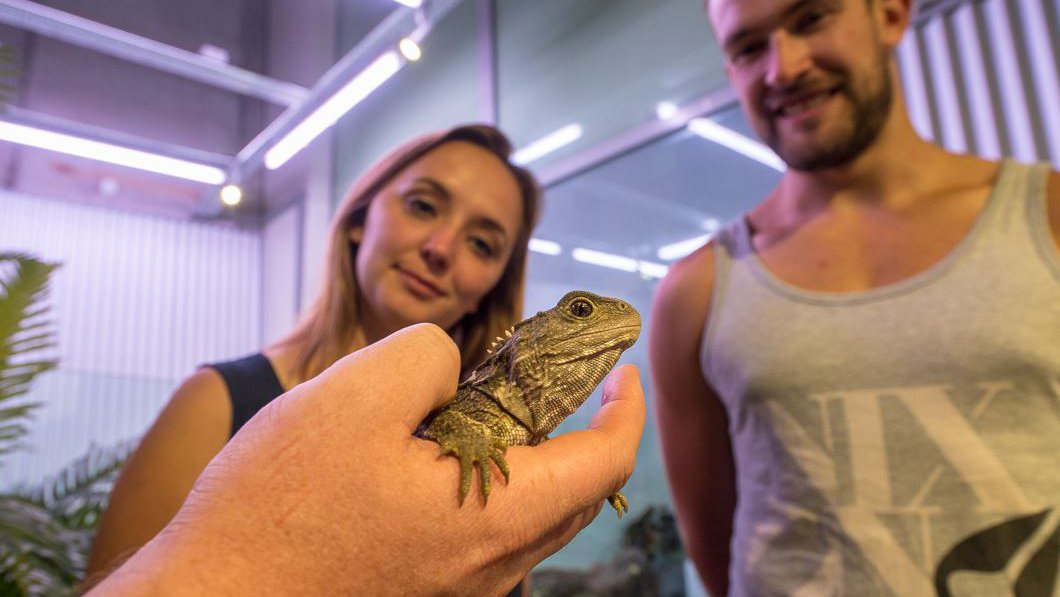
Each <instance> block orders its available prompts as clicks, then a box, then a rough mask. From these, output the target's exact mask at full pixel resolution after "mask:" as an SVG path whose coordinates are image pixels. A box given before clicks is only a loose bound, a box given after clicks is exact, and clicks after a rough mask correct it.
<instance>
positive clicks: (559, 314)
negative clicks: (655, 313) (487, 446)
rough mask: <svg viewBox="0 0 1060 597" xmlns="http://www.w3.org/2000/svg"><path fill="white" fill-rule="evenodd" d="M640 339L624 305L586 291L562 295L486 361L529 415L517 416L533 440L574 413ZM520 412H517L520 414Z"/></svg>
mask: <svg viewBox="0 0 1060 597" xmlns="http://www.w3.org/2000/svg"><path fill="white" fill-rule="evenodd" d="M639 335H640V314H639V313H637V310H636V309H634V308H633V306H632V305H630V304H629V303H627V302H625V301H623V300H620V299H617V298H610V297H606V296H600V295H598V294H594V293H592V292H586V291H582V290H576V291H573V292H568V293H567V294H566V295H564V296H563V298H562V299H560V300H559V302H558V303H556V306H555V307H553V308H551V309H549V310H547V311H541V312H540V313H538V314H537V315H534V316H533V317H530V318H528V319H525V320H523V321H521V322H519V323H517V324H516V325H515V327H514V328H513V330H512V331H511V337H510V338H507V339H505V340H503V343H502V344H500V345H499V346H498V347H497V349H496V352H495V353H494V355H493V356H492V357H491V359H489V360H492V361H494V363H496V364H497V365H500V366H501V367H503V368H504V369H506V370H507V375H505V376H504V377H505V378H506V382H507V383H508V385H509V386H510V387H512V389H514V390H515V394H516V395H518V396H519V397H520V398H521V401H522V402H523V403H524V404H525V406H526V409H527V410H528V411H529V413H528V414H529V415H530V421H526V420H524V419H525V418H526V414H527V413H526V412H525V411H523V412H521V413H519V414H520V415H521V416H519V417H517V418H519V419H520V420H523V422H524V424H526V423H529V424H530V425H528V426H529V427H530V429H531V431H532V432H533V434H534V435H535V436H536V437H537V438H543V437H544V436H545V435H547V434H548V433H551V432H552V430H553V429H555V428H556V426H557V425H559V424H560V422H561V421H563V419H565V418H566V417H567V416H569V415H570V414H571V413H573V412H574V411H575V410H577V409H578V407H579V406H581V404H582V403H583V402H585V400H586V398H588V397H589V394H591V393H592V391H593V389H594V388H596V386H597V385H599V383H600V382H601V381H602V380H603V379H604V376H606V375H607V372H608V371H610V370H611V368H612V367H614V366H615V363H617V362H618V358H619V357H620V356H621V355H622V351H624V350H626V349H627V348H629V347H630V346H632V345H633V343H634V342H636V341H637V337H638V336H639ZM520 410H522V409H520Z"/></svg>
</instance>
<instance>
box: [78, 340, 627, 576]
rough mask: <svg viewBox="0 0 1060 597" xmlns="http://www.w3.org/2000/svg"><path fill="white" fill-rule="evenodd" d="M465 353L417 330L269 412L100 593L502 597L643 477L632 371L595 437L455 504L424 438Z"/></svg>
mask: <svg viewBox="0 0 1060 597" xmlns="http://www.w3.org/2000/svg"><path fill="white" fill-rule="evenodd" d="M459 368H460V358H459V353H458V351H457V349H456V347H455V345H454V344H453V343H452V340H451V339H450V338H449V337H448V336H447V335H446V334H445V333H444V332H443V331H442V330H441V329H440V328H438V327H436V326H433V325H430V324H422V325H418V326H413V327H411V328H406V329H405V330H402V331H400V332H397V333H395V334H394V335H392V336H390V337H389V338H386V339H384V340H382V341H380V342H377V343H375V344H373V345H371V346H369V347H367V348H365V349H363V350H360V351H358V352H356V353H354V354H352V355H350V356H348V357H346V358H344V359H342V360H341V361H339V362H338V363H336V364H335V365H333V366H332V367H331V368H329V369H328V370H327V371H325V372H324V373H322V374H321V375H320V376H318V377H317V378H315V379H314V380H311V381H309V382H306V383H304V384H302V385H300V386H298V387H297V388H295V389H293V390H292V391H290V392H288V393H287V394H285V395H284V396H282V397H280V398H278V399H277V400H275V401H273V403H272V404H270V405H269V406H268V407H267V408H265V409H263V410H262V411H261V412H260V413H259V414H258V416H256V417H255V418H254V419H253V420H252V421H251V422H250V423H248V424H247V425H246V426H245V427H244V428H243V430H242V431H240V433H239V434H237V436H236V437H235V438H233V440H232V441H231V442H230V443H229V444H228V445H227V446H226V447H225V449H224V450H223V451H222V452H221V453H220V454H219V455H218V456H217V458H215V459H214V460H213V462H211V464H210V465H209V466H208V467H207V468H206V470H205V471H204V472H203V474H202V476H201V477H200V478H199V480H198V481H197V482H196V485H195V488H194V489H193V491H192V493H191V495H190V496H189V498H188V500H187V502H186V503H185V505H184V507H183V508H182V509H181V511H180V512H179V513H178V514H177V516H176V517H175V518H174V520H173V522H172V523H170V525H169V526H168V527H166V529H165V530H164V531H163V532H162V533H161V534H160V535H159V536H158V537H156V538H155V539H154V540H153V541H151V542H150V543H148V544H147V545H146V546H145V547H144V548H143V549H141V551H140V552H139V553H138V554H137V555H136V556H134V557H133V558H132V559H130V560H129V561H128V562H127V563H126V565H125V566H123V567H122V568H121V569H119V570H118V571H116V572H115V573H114V574H112V575H111V576H110V577H109V578H108V579H107V580H106V581H104V583H102V584H101V585H100V586H99V587H97V590H110V591H114V592H120V593H123V594H139V593H145V594H146V593H151V594H158V593H159V592H162V593H180V594H185V593H194V592H212V593H217V592H221V593H225V594H249V593H251V592H253V593H255V594H258V593H260V592H261V590H262V588H263V587H268V588H269V589H270V591H275V592H277V593H286V592H299V593H318V592H320V593H337V594H373V595H385V594H428V593H429V594H439V593H441V594H446V593H448V594H456V593H475V594H499V593H502V592H503V591H505V590H507V589H509V588H511V587H512V586H514V585H515V584H516V583H517V582H518V580H519V579H520V578H522V577H523V576H525V575H526V574H527V573H528V571H529V570H530V569H531V568H532V567H533V566H534V565H535V564H537V563H538V562H540V561H541V560H542V559H544V558H545V557H547V556H549V555H551V554H552V553H554V552H555V551H557V550H558V549H559V548H560V547H562V546H563V545H565V544H566V543H568V542H569V541H570V540H571V539H572V538H573V537H574V535H575V534H576V533H577V532H578V531H580V530H581V529H582V528H584V527H585V526H586V525H588V524H589V522H590V521H591V520H592V519H593V517H594V516H595V515H596V514H597V513H598V512H599V510H600V507H601V504H602V502H603V500H604V498H606V497H607V496H608V495H611V494H613V493H614V492H616V491H617V490H618V489H619V488H620V487H621V486H622V485H623V484H624V483H625V481H626V480H627V479H628V477H629V475H630V474H631V473H632V471H633V465H634V460H635V456H636V451H637V445H638V444H639V441H640V436H641V432H642V430H643V424H644V397H643V391H642V389H641V387H640V380H639V374H638V372H637V370H636V368H634V367H632V366H624V367H620V368H618V369H616V370H615V371H613V372H612V373H611V375H609V376H608V379H607V380H606V381H605V387H604V400H605V404H604V405H603V406H602V407H601V409H600V410H599V412H598V413H597V414H596V416H595V417H594V418H593V420H592V423H591V424H590V428H589V429H588V430H585V431H579V432H574V433H569V434H565V435H562V436H559V437H556V438H554V439H552V440H550V441H548V442H545V443H544V444H541V445H539V446H536V447H533V448H529V447H522V446H515V447H512V448H509V450H508V461H509V464H510V465H511V470H512V476H511V481H510V482H509V483H508V484H507V485H501V486H500V487H497V488H495V490H494V493H493V494H492V495H491V496H490V500H489V505H488V506H483V505H482V504H481V503H475V502H471V503H468V504H466V505H465V506H464V507H463V508H460V507H459V506H458V504H457V500H456V494H455V488H456V487H457V486H458V483H459V465H458V463H457V462H456V461H455V460H453V459H449V458H440V453H439V448H438V445H437V444H435V443H433V442H430V441H426V440H422V439H418V438H416V437H413V435H412V432H413V430H415V428H416V427H417V425H419V423H420V422H421V421H422V420H423V419H424V417H426V415H427V414H428V413H429V412H430V411H432V410H434V409H435V408H437V407H439V406H441V405H442V404H443V403H445V402H446V401H447V400H449V399H450V398H451V397H452V396H453V394H454V393H455V391H456V383H457V377H458V374H459Z"/></svg>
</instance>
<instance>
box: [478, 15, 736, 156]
mask: <svg viewBox="0 0 1060 597" xmlns="http://www.w3.org/2000/svg"><path fill="white" fill-rule="evenodd" d="M497 4H498V9H497V34H498V40H497V46H498V71H499V81H498V87H499V105H500V110H499V111H500V123H501V126H502V128H504V130H505V131H506V132H508V133H509V134H510V135H511V136H512V138H513V139H514V141H515V143H516V145H517V146H520V147H522V146H525V145H527V144H529V143H531V142H532V141H535V140H537V139H539V138H541V137H543V136H545V135H547V134H549V133H551V132H553V131H556V130H558V129H560V128H562V127H564V126H566V125H569V124H572V123H578V124H580V125H581V126H582V129H583V131H584V132H583V135H582V137H581V138H580V139H579V140H578V141H576V142H575V143H572V144H570V145H568V146H566V147H564V148H563V149H560V150H557V151H555V152H553V153H552V154H549V155H548V156H546V157H543V158H541V159H540V160H538V161H535V162H533V164H532V165H533V167H534V168H541V167H542V166H544V165H547V164H549V163H553V162H554V161H555V160H558V159H562V158H563V157H564V156H569V155H571V154H572V153H573V152H576V151H578V150H580V149H584V148H586V147H591V146H593V145H595V144H596V143H598V142H600V141H601V140H603V139H607V138H609V137H611V136H613V135H616V134H618V133H620V132H622V131H625V130H627V129H629V128H630V127H632V126H634V125H637V124H640V123H643V122H646V121H649V120H651V119H653V118H655V106H656V104H657V103H658V102H659V101H662V100H667V101H671V102H674V103H677V104H678V105H680V104H683V103H686V102H688V101H690V100H692V99H695V98H698V97H701V96H703V95H706V94H707V93H709V92H711V91H714V90H716V89H719V88H721V87H724V86H725V85H726V82H725V73H724V68H723V66H722V59H721V55H720V52H719V51H718V50H717V47H716V45H715V44H714V42H713V34H712V32H711V29H710V24H709V22H708V21H707V17H706V14H705V13H704V11H703V8H702V2H701V0H655V1H653V2H644V1H643V0H580V1H578V2H571V1H570V0H536V1H534V2H526V1H525V0H498V3H497Z"/></svg>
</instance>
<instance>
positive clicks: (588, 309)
mask: <svg viewBox="0 0 1060 597" xmlns="http://www.w3.org/2000/svg"><path fill="white" fill-rule="evenodd" d="M568 308H569V309H570V314H571V315H573V316H575V317H577V318H578V319H584V318H586V317H588V316H590V315H592V314H593V304H592V303H591V302H589V300H588V299H583V298H578V299H574V300H573V301H571V303H570V306H569V307H568Z"/></svg>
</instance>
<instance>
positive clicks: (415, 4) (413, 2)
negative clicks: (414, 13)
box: [394, 0, 423, 8]
mask: <svg viewBox="0 0 1060 597" xmlns="http://www.w3.org/2000/svg"><path fill="white" fill-rule="evenodd" d="M394 2H397V3H398V4H404V5H405V6H407V7H409V8H419V7H420V6H421V5H422V4H423V0H394Z"/></svg>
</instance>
